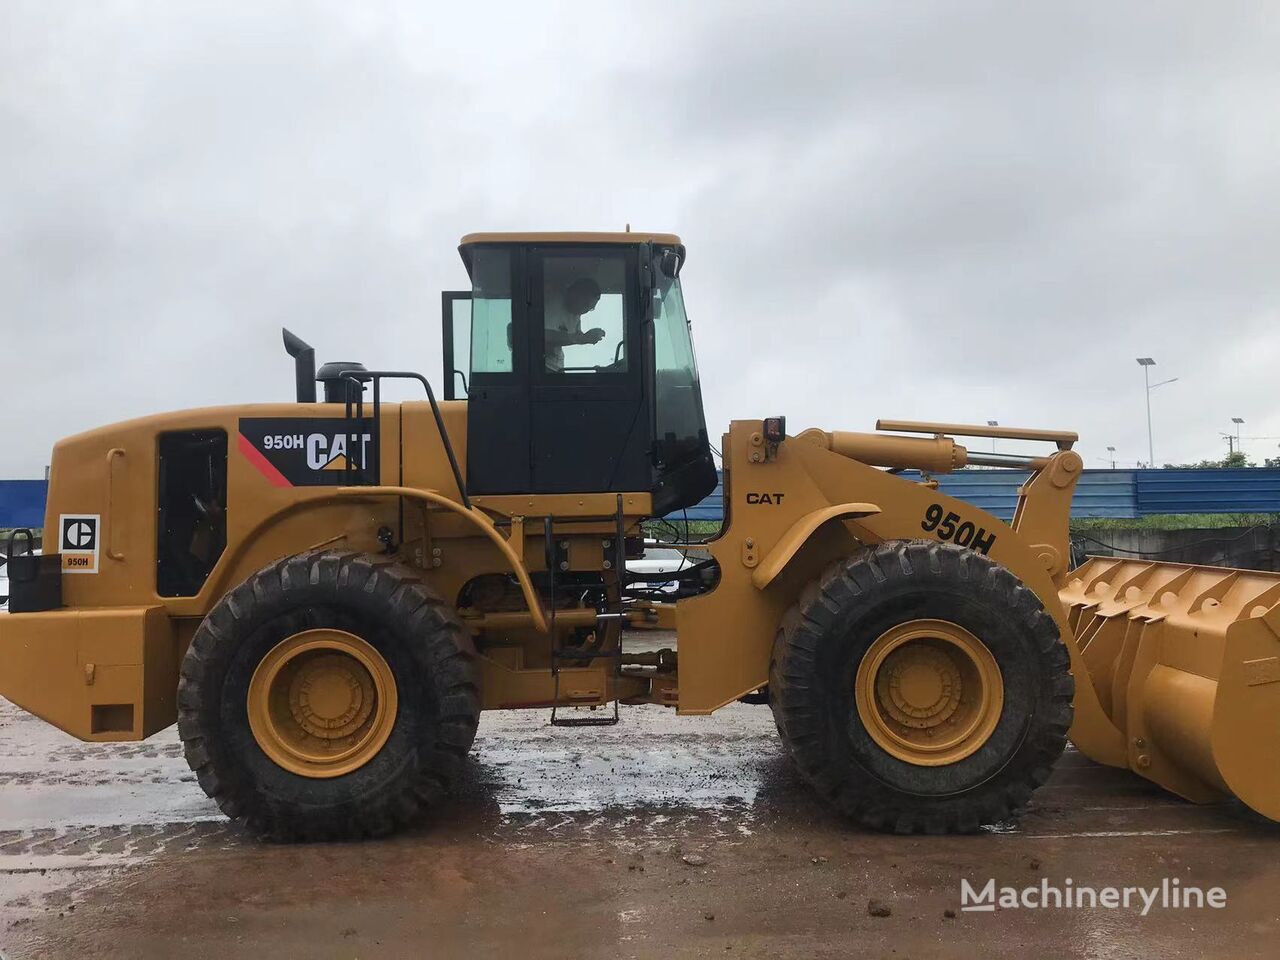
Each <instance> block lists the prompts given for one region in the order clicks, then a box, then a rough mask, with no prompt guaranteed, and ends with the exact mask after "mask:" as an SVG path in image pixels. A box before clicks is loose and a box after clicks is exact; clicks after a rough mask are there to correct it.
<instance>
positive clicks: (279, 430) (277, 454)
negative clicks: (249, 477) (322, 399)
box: [239, 417, 378, 487]
mask: <svg viewBox="0 0 1280 960" xmlns="http://www.w3.org/2000/svg"><path fill="white" fill-rule="evenodd" d="M348 427H349V421H347V420H343V419H341V418H334V417H243V418H241V420H240V439H239V447H240V452H241V453H242V454H243V455H244V457H245V458H246V459H247V460H248V461H249V462H250V463H252V464H253V466H254V467H256V468H257V470H258V472H259V473H261V474H262V475H263V476H264V477H266V478H267V480H269V481H270V482H271V484H272V485H273V486H277V487H340V486H343V485H344V484H348V483H353V482H359V483H377V482H378V463H377V455H376V450H375V448H374V445H373V434H372V432H371V430H372V426H371V425H370V424H368V423H367V422H366V423H365V424H364V425H363V426H358V427H357V428H356V429H355V430H354V431H351V430H349V429H348Z"/></svg>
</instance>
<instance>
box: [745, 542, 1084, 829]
mask: <svg viewBox="0 0 1280 960" xmlns="http://www.w3.org/2000/svg"><path fill="white" fill-rule="evenodd" d="M904 635H905V636H907V637H910V636H912V635H926V636H925V639H922V640H919V639H918V640H908V641H907V642H908V643H915V644H917V645H918V646H917V647H916V648H914V649H915V651H916V652H915V656H916V660H915V661H913V662H912V663H911V664H908V665H907V669H906V670H895V669H894V668H892V667H890V666H888V665H889V664H890V663H891V660H890V659H889V657H891V656H892V654H889V655H888V656H886V655H885V653H884V650H885V649H886V647H885V644H886V642H887V643H889V644H890V645H892V644H893V643H895V642H898V643H901V642H902V640H901V638H902V637H903V636H904ZM934 637H941V638H943V639H932V638H934ZM966 638H967V639H966ZM974 642H976V646H974ZM966 644H967V645H968V647H969V650H970V653H971V656H969V655H966V654H964V653H963V652H961V653H960V654H959V655H958V656H957V657H955V659H956V661H958V662H959V664H960V667H961V668H963V669H960V668H956V667H953V666H948V663H949V662H950V661H949V660H948V657H949V656H950V654H949V653H947V651H951V650H953V648H955V649H960V648H962V647H963V646H964V645H966ZM864 657H866V658H867V663H865V664H864V662H863V661H864ZM875 664H884V665H886V666H884V667H881V668H877V669H886V670H888V671H889V672H888V674H887V675H886V676H885V677H880V678H879V679H877V677H875V676H871V675H869V674H868V670H870V669H873V668H874V665H875ZM939 664H941V666H939ZM860 667H861V670H860ZM910 669H916V670H917V671H918V672H917V673H916V674H915V675H914V676H908V671H909V670H910ZM886 677H887V678H886ZM984 677H985V681H984V680H983V678H984ZM913 682H914V683H917V684H919V683H921V682H923V686H924V691H925V693H924V695H923V697H918V698H917V702H915V703H913V702H911V698H910V697H908V696H906V695H905V694H904V691H907V684H909V683H913ZM984 682H985V686H986V687H987V688H990V689H987V690H986V691H985V693H984V695H982V696H978V695H977V693H975V692H974V691H976V690H978V689H981V688H983V686H984ZM1074 689H1075V687H1074V681H1073V679H1072V677H1071V672H1070V660H1069V657H1068V654H1067V650H1066V647H1065V646H1064V645H1063V643H1062V641H1061V639H1060V637H1059V635H1058V628H1057V625H1056V623H1055V622H1054V620H1053V619H1052V618H1051V617H1050V616H1049V615H1048V613H1047V612H1046V611H1045V609H1044V606H1043V605H1042V604H1041V602H1040V600H1039V598H1038V597H1037V596H1036V594H1035V593H1034V592H1033V591H1032V590H1031V589H1030V588H1028V587H1027V586H1026V585H1025V584H1023V583H1022V582H1021V581H1020V580H1018V578H1017V577H1015V576H1014V575H1013V574H1012V573H1011V572H1010V571H1009V570H1007V569H1006V568H1004V567H1002V566H1000V565H999V564H998V563H996V562H994V561H993V560H990V559H988V558H987V557H985V556H983V555H981V554H978V553H975V552H974V551H972V550H966V549H963V548H960V547H956V546H954V545H951V544H942V543H937V542H934V541H923V540H917V541H889V542H886V543H884V544H881V545H879V546H877V547H868V548H865V549H864V550H862V551H861V552H859V553H858V554H856V555H854V556H852V557H850V558H847V559H845V560H843V561H840V562H838V563H836V564H833V565H832V566H831V567H829V568H828V569H827V570H826V571H825V572H824V574H823V575H822V577H820V578H819V579H818V580H817V581H815V582H814V583H812V584H810V585H809V587H808V588H807V589H806V590H805V591H804V593H803V594H802V596H801V598H800V601H799V602H798V603H797V604H796V605H795V606H793V607H792V608H791V610H790V611H788V613H787V615H786V616H785V617H784V619H783V623H782V626H781V628H780V629H779V631H778V635H777V639H776V640H775V643H774V652H773V660H772V663H771V668H770V678H769V691H770V694H771V704H772V707H773V714H774V719H775V721H776V723H777V726H778V732H779V734H780V735H781V736H782V739H783V742H784V743H785V744H786V745H787V748H788V749H789V751H790V753H791V755H792V757H793V758H794V760H795V762H796V765H797V767H798V768H799V770H800V773H801V775H802V776H803V777H804V778H805V779H806V780H808V781H809V782H810V783H811V784H812V785H813V786H814V787H815V788H816V789H817V790H818V792H819V793H821V794H822V795H823V796H824V797H825V798H827V799H828V800H829V801H831V802H832V803H833V804H834V805H835V806H836V807H837V808H838V809H839V810H840V811H841V812H842V813H843V814H844V815H846V816H848V817H850V818H851V819H853V820H856V821H857V822H858V823H860V824H862V825H864V826H867V827H871V828H873V829H877V830H892V831H895V832H899V833H916V832H925V833H965V832H972V831H974V830H977V829H978V828H979V827H980V826H982V825H986V824H994V823H998V822H1000V821H1002V820H1007V819H1009V818H1010V817H1011V816H1013V815H1014V814H1016V813H1017V812H1018V811H1019V810H1021V809H1022V808H1023V807H1024V806H1025V805H1026V803H1027V801H1028V800H1029V799H1030V797H1031V794H1032V791H1034V790H1035V789H1036V788H1037V787H1039V786H1040V785H1041V784H1043V783H1044V782H1045V780H1046V779H1048V777H1049V774H1050V772H1051V771H1052V768H1053V764H1054V762H1055V761H1056V760H1057V758H1058V757H1059V756H1060V755H1061V753H1062V751H1063V748H1064V747H1065V745H1066V735H1067V730H1068V728H1069V727H1070V726H1071V718H1072V706H1071V701H1072V696H1073V694H1074ZM907 692H910V691H907ZM962 692H969V694H970V697H969V701H968V705H966V700H965V699H964V698H963V697H962V696H961V693H962ZM935 694H937V696H936V697H935ZM948 698H950V699H948ZM935 700H936V703H935V702H934V701H935ZM947 711H950V712H947ZM966 711H967V712H966ZM984 711H985V713H984ZM931 713H932V714H933V716H932V717H931V716H930V714H931ZM934 724H936V726H934ZM926 728H928V729H926ZM963 730H971V731H972V733H971V735H970V739H969V741H967V742H966V741H965V740H964V739H963V737H961V736H960V735H959V734H957V735H956V736H955V737H954V738H953V739H954V740H955V744H956V745H955V746H954V747H952V748H951V749H950V752H948V751H947V750H946V749H943V746H944V744H943V743H936V744H935V743H933V742H931V741H932V738H933V737H934V736H935V734H936V735H937V740H938V741H946V740H947V736H949V735H951V734H952V733H953V732H956V731H963ZM948 742H949V741H948ZM930 751H933V752H930Z"/></svg>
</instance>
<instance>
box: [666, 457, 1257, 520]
mask: <svg viewBox="0 0 1280 960" xmlns="http://www.w3.org/2000/svg"><path fill="white" fill-rule="evenodd" d="M902 475H903V476H904V477H909V478H911V479H913V480H918V479H919V478H920V474H918V473H916V472H915V471H912V470H907V471H904V472H903V474H902ZM1028 476H1029V474H1027V473H1025V472H1019V471H1011V470H961V471H960V472H959V473H950V474H941V475H939V476H938V477H937V480H938V488H939V489H940V490H942V492H943V493H946V494H949V495H950V496H953V497H956V498H957V499H959V500H965V501H967V502H969V503H972V504H973V505H974V506H976V507H981V508H982V509H983V510H986V511H987V512H988V513H992V514H995V515H996V516H997V517H1000V518H1001V519H1002V520H1012V519H1013V510H1014V507H1015V506H1017V503H1018V487H1020V486H1022V484H1023V483H1024V482H1025V481H1026V479H1027V477H1028ZM1160 513H1165V514H1168V513H1280V470H1273V469H1262V468H1252V469H1244V470H1086V471H1084V473H1083V474H1082V475H1081V477H1080V481H1079V483H1077V484H1076V495H1075V499H1074V500H1073V501H1072V504H1071V515H1072V516H1073V517H1116V518H1120V519H1133V518H1136V517H1145V516H1149V515H1151V514H1160ZM723 514H724V490H723V487H722V486H721V485H719V484H718V485H717V486H716V489H715V492H714V493H712V494H711V496H709V497H707V499H705V500H703V501H702V502H701V503H699V504H698V505H697V506H695V507H690V508H689V519H690V520H714V521H719V519H720V518H721V516H723ZM683 516H684V514H682V513H676V514H672V516H671V518H670V519H673V520H679V519H681V518H682V517H683Z"/></svg>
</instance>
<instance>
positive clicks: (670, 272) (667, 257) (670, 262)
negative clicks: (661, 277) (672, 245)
mask: <svg viewBox="0 0 1280 960" xmlns="http://www.w3.org/2000/svg"><path fill="white" fill-rule="evenodd" d="M658 266H659V268H660V269H661V270H662V272H663V273H664V274H665V275H666V276H668V277H670V278H671V279H672V280H674V279H675V278H676V277H678V276H680V254H678V253H676V251H674V250H663V251H662V257H661V258H660V259H659V261H658Z"/></svg>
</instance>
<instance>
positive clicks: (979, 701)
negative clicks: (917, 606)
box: [854, 620, 1004, 767]
mask: <svg viewBox="0 0 1280 960" xmlns="http://www.w3.org/2000/svg"><path fill="white" fill-rule="evenodd" d="M854 682H855V684H856V688H855V696H854V702H855V704H856V705H857V709H858V718H859V719H860V720H861V721H862V726H863V728H864V729H865V730H866V731H867V733H868V734H870V735H871V738H872V739H873V740H874V741H875V742H876V743H877V744H878V745H879V746H880V747H882V748H883V749H884V750H885V751H886V752H887V753H889V754H890V755H891V756H893V757H896V758H897V759H899V760H903V761H905V762H907V763H911V764H915V765H917V766H922V767H940V766H942V765H944V764H948V763H955V762H957V761H959V760H963V759H964V758H965V757H967V756H969V755H970V754H972V753H973V752H974V751H975V750H977V749H978V748H979V747H981V746H982V745H983V744H984V743H986V742H987V739H988V738H989V737H990V736H991V734H992V732H993V731H994V730H995V728H996V724H998V723H999V722H1000V712H1001V710H1002V709H1003V708H1004V680H1003V678H1002V677H1001V675H1000V667H999V665H998V664H997V663H996V660H995V657H993V656H992V655H991V651H990V650H988V649H987V647H986V645H985V644H984V643H983V642H982V641H981V640H979V639H978V638H977V637H975V636H974V635H973V634H972V633H970V632H969V631H968V630H966V629H964V627H961V626H958V625H956V624H954V623H950V622H949V621H946V620H911V621H908V622H907V623H902V624H899V625H898V626H896V627H894V628H893V629H891V630H888V631H886V632H885V633H884V634H882V635H881V636H880V637H879V638H878V639H877V640H876V642H875V643H873V644H872V645H871V648H870V649H869V650H868V651H867V653H866V655H865V656H864V657H863V658H862V662H861V663H860V664H859V665H858V675H857V678H856V680H855V681H854Z"/></svg>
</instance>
